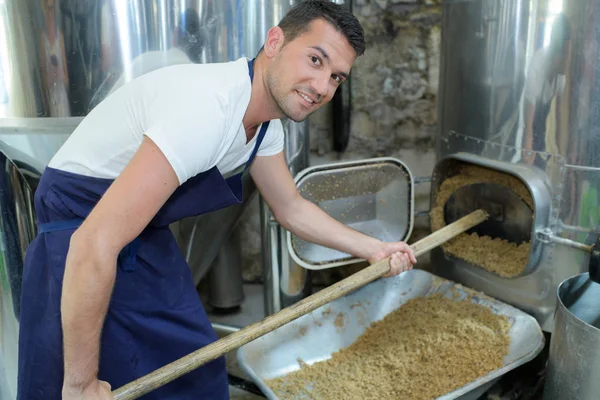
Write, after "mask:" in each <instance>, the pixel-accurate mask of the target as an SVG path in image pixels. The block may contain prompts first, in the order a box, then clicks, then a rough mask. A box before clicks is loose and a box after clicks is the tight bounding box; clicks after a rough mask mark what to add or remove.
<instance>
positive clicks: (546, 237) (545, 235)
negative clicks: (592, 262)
mask: <svg viewBox="0 0 600 400" xmlns="http://www.w3.org/2000/svg"><path fill="white" fill-rule="evenodd" d="M537 236H538V238H539V239H540V241H541V242H543V243H555V244H561V245H563V246H567V247H571V248H573V249H577V250H583V251H585V252H587V253H589V252H591V251H592V247H593V246H592V245H587V244H583V243H580V242H576V241H574V240H571V239H566V238H562V237H559V236H556V235H553V234H552V233H550V232H547V231H543V232H538V233H537Z"/></svg>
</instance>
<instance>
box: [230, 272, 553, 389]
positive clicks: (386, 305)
mask: <svg viewBox="0 0 600 400" xmlns="http://www.w3.org/2000/svg"><path fill="white" fill-rule="evenodd" d="M434 293H442V294H444V295H445V296H446V297H448V298H449V299H453V300H455V301H457V300H459V299H464V298H465V297H466V296H467V295H473V294H474V293H473V291H470V290H468V289H465V288H464V287H462V286H460V285H456V284H454V283H453V282H450V281H447V280H445V279H442V278H439V277H437V276H435V275H433V274H430V273H428V272H426V271H423V270H416V269H415V270H411V271H408V272H405V273H403V274H400V275H397V276H395V277H392V278H386V279H379V280H376V281H374V282H372V283H370V284H368V285H366V286H363V287H362V288H360V289H358V290H356V291H354V292H353V293H351V294H349V295H347V296H344V297H341V298H339V299H336V300H334V301H332V302H331V303H328V304H326V305H323V306H322V307H319V308H317V309H316V310H314V311H312V312H311V313H309V314H306V315H303V316H302V317H300V318H298V319H296V320H295V321H292V322H289V323H287V324H285V325H283V326H281V327H280V328H278V329H276V330H274V331H272V332H270V333H268V334H266V335H264V336H262V337H260V338H258V339H255V340H254V341H252V342H250V343H248V344H246V345H244V346H242V347H240V348H239V349H238V351H237V357H238V361H239V365H240V367H241V368H242V369H243V371H244V372H245V373H246V374H247V375H248V376H249V377H250V378H251V379H252V380H253V381H254V382H255V383H256V384H257V385H258V386H259V388H260V389H261V391H262V392H263V393H264V394H265V395H266V396H267V398H268V399H271V400H275V399H277V396H276V394H275V393H274V392H273V391H272V390H271V389H270V388H269V387H268V386H267V385H266V384H265V380H269V379H273V378H276V377H279V376H283V375H286V374H288V373H290V372H292V371H296V370H298V369H299V368H300V366H299V361H298V360H302V362H304V363H306V364H309V365H310V364H312V363H314V362H318V361H323V360H327V359H329V358H330V357H331V355H332V353H334V352H336V351H338V350H340V349H341V348H344V347H347V346H349V345H350V344H352V343H353V342H354V341H355V340H356V339H357V338H358V337H359V336H360V335H361V334H362V333H363V332H364V331H365V330H366V329H367V327H368V326H369V325H370V324H371V323H373V322H375V321H378V320H381V319H382V318H383V317H385V316H386V315H387V314H389V313H390V312H392V311H394V310H396V309H398V308H399V307H401V306H402V304H404V303H406V302H407V301H408V300H410V299H413V298H416V297H421V296H428V295H431V294H434ZM471 301H472V302H475V303H477V304H481V305H483V306H485V307H489V308H490V309H491V310H492V311H493V312H494V313H497V314H499V315H506V316H508V317H509V319H510V321H511V322H512V327H511V329H510V332H509V335H510V338H511V343H510V347H509V354H508V355H507V356H506V357H505V360H504V366H503V367H501V368H499V369H497V370H495V371H493V372H491V373H489V374H487V375H485V376H483V377H481V378H479V379H477V380H475V381H473V382H470V383H469V384H467V385H465V386H463V387H461V388H459V389H456V390H454V391H452V392H450V393H447V394H445V395H443V396H441V397H439V398H438V400H451V399H461V400H467V399H469V400H476V399H477V398H479V397H480V396H481V395H482V394H483V393H484V392H485V391H486V390H487V389H489V387H491V386H492V385H493V384H494V382H496V381H497V380H498V379H499V378H500V377H501V376H502V375H504V374H505V373H507V372H508V371H510V370H512V369H514V368H516V367H518V366H519V365H522V364H524V363H526V362H528V361H530V360H532V359H533V358H535V357H536V356H537V355H538V354H539V353H540V351H541V350H542V349H543V347H544V343H545V342H544V340H545V339H544V335H543V333H542V331H541V329H540V326H539V324H538V323H537V321H536V320H535V318H533V317H531V316H530V315H528V314H526V313H524V312H522V311H520V310H518V309H516V308H514V307H511V306H509V305H506V304H503V303H501V302H499V301H496V300H494V299H491V298H488V297H482V296H477V295H476V294H475V296H473V297H472V300H471ZM340 315H343V316H344V318H343V324H341V323H340V322H339V316H340Z"/></svg>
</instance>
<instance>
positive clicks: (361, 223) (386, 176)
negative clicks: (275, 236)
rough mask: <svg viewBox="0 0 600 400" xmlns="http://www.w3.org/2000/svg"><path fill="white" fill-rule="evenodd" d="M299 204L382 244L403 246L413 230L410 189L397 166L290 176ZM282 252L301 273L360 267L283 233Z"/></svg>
mask: <svg viewBox="0 0 600 400" xmlns="http://www.w3.org/2000/svg"><path fill="white" fill-rule="evenodd" d="M295 181H296V186H297V187H298V191H299V192H300V194H301V195H302V197H304V198H305V199H307V200H309V201H311V202H312V203H315V204H316V205H318V206H319V207H320V208H321V209H322V210H323V211H325V212H326V213H327V214H329V215H330V216H331V217H333V218H335V219H336V220H338V221H340V222H341V223H343V224H345V225H346V226H349V227H351V228H353V229H355V230H357V231H359V232H362V233H364V234H366V235H369V236H372V237H375V238H377V239H379V240H383V241H386V242H395V241H406V240H407V239H408V238H409V237H410V234H411V232H412V229H413V214H414V183H413V177H412V174H411V172H410V170H409V169H408V167H407V166H406V165H405V164H404V163H402V162H401V161H400V160H397V159H395V158H391V157H380V158H373V159H368V160H359V161H347V162H340V163H332V164H327V165H321V166H315V167H310V168H306V169H304V170H303V171H301V172H299V173H298V175H297V176H296V179H295ZM287 245H288V251H289V253H290V255H291V257H292V258H293V260H294V261H295V262H296V263H297V264H298V265H300V266H302V267H304V268H307V269H313V270H317V269H326V268H332V267H338V266H342V265H348V264H354V263H358V262H362V261H365V260H364V259H361V258H356V257H354V256H352V255H350V254H347V253H343V252H341V251H338V250H333V249H330V248H327V247H324V246H320V245H316V244H314V243H310V242H307V241H305V240H303V239H301V238H299V237H298V236H296V235H294V234H292V233H291V232H287Z"/></svg>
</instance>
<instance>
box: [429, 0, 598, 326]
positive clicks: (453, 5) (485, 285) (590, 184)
mask: <svg viewBox="0 0 600 400" xmlns="http://www.w3.org/2000/svg"><path fill="white" fill-rule="evenodd" d="M442 7H443V10H442V35H441V49H440V52H441V64H440V86H439V96H438V104H439V106H438V107H439V126H440V131H439V134H438V135H437V137H436V154H437V157H438V160H441V159H443V158H445V157H447V156H451V155H453V154H457V153H468V154H471V155H476V156H479V157H481V158H487V159H489V160H493V161H498V162H500V163H502V165H507V164H512V165H515V166H517V165H522V166H527V167H530V168H533V169H536V170H538V172H540V171H541V172H542V173H544V174H545V175H546V179H545V181H546V182H547V187H548V188H549V195H548V198H547V202H548V204H549V212H548V219H547V221H546V222H545V223H544V224H542V223H540V224H537V225H536V226H535V231H533V232H532V240H533V241H534V242H536V246H537V248H538V249H539V254H536V255H534V254H532V257H539V258H538V259H537V262H535V264H536V266H535V267H534V268H533V269H531V270H530V271H529V273H528V274H526V275H525V276H520V277H517V278H514V279H504V278H500V277H497V276H491V274H489V273H487V272H486V271H484V270H482V269H477V268H472V267H471V266H469V265H466V264H464V263H461V262H458V261H456V260H452V259H450V258H447V257H444V255H443V252H442V250H441V249H436V250H435V251H434V252H433V253H432V261H433V262H432V265H433V266H434V267H435V270H434V271H435V272H436V273H437V274H439V275H441V276H444V277H446V278H448V279H451V280H453V281H456V282H460V283H463V284H465V285H467V286H469V287H472V288H475V289H477V290H482V291H484V292H485V293H487V294H489V295H490V296H493V297H495V298H498V299H500V300H502V301H506V302H508V303H510V304H512V305H515V306H517V307H519V308H520V309H522V310H525V311H527V312H529V313H531V314H532V315H534V316H535V317H536V318H537V319H538V321H539V322H540V324H541V325H542V327H543V329H544V330H546V331H551V330H552V327H553V314H554V310H555V302H556V288H557V287H558V284H559V283H560V282H562V281H563V280H564V279H566V278H568V277H570V276H573V275H576V274H579V273H581V272H585V271H587V269H588V256H587V254H585V252H582V251H581V248H582V247H581V244H592V243H594V242H595V241H596V239H597V237H598V225H599V221H600V193H599V189H600V115H599V114H598V113H597V112H595V110H597V109H598V107H600V86H598V85H596V84H595V80H596V77H597V76H598V75H599V73H600V64H598V63H597V62H596V59H597V53H598V50H599V45H598V43H600V36H599V35H600V32H599V31H598V30H597V29H596V27H597V26H598V23H599V22H600V7H599V5H598V2H597V1H596V0H563V1H554V0H445V1H443V6H442ZM440 162H441V161H440ZM527 183H529V182H527ZM533 261H535V260H533V259H532V264H533V263H534V262H533Z"/></svg>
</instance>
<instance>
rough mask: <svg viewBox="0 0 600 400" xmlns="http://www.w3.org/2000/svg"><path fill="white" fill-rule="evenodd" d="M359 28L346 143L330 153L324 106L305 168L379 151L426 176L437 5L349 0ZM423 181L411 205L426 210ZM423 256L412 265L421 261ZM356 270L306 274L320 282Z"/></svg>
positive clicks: (251, 236) (252, 220) (252, 275)
mask: <svg viewBox="0 0 600 400" xmlns="http://www.w3.org/2000/svg"><path fill="white" fill-rule="evenodd" d="M354 13H355V15H356V16H357V17H358V18H359V20H360V22H361V24H362V25H363V27H364V29H365V35H366V42H367V50H366V52H365V54H364V55H363V56H362V57H359V58H358V60H357V61H356V63H355V65H354V68H353V70H352V83H351V84H352V120H351V121H352V122H351V128H350V130H351V133H350V141H349V145H348V148H347V150H346V151H345V152H344V153H343V154H338V153H335V152H333V151H332V135H331V132H332V128H331V118H330V116H331V107H330V106H325V107H324V108H323V109H321V110H319V111H318V112H317V113H315V114H314V115H312V116H311V117H310V141H311V165H317V164H321V163H327V162H335V161H340V160H351V159H361V158H370V157H380V156H392V157H397V158H399V159H401V160H402V161H404V162H405V163H406V164H407V165H408V167H409V168H410V170H411V171H412V173H413V174H414V176H416V177H417V176H430V175H431V171H432V169H433V166H434V159H435V155H434V150H433V143H434V135H435V133H436V130H437V109H436V107H437V105H436V98H437V89H438V74H439V46H440V22H441V9H440V6H439V0H437V1H432V0H412V1H411V0H354ZM428 196H429V185H420V186H417V187H416V198H415V203H416V204H415V208H416V210H428V208H429V197H428ZM258 209H259V208H258V201H257V199H255V200H254V202H253V204H252V205H251V206H250V207H249V209H248V211H247V212H246V214H245V215H244V218H243V221H242V224H241V226H240V229H241V230H242V232H241V233H242V238H243V262H244V265H243V274H244V278H245V279H246V280H253V281H255V280H260V278H261V276H262V265H261V257H260V243H261V236H260V225H259V213H258ZM428 224H429V221H428V219H427V218H417V219H415V230H414V233H413V235H412V237H411V240H410V242H413V241H415V240H417V239H418V238H420V237H422V236H423V235H425V234H427V232H428ZM426 261H427V260H426V258H424V259H422V260H420V263H419V265H420V266H423V265H426ZM355 269H356V267H354V268H352V267H350V268H339V269H335V270H328V271H321V272H319V273H316V274H314V278H313V281H314V283H315V284H317V285H328V284H331V283H333V282H335V281H336V280H338V279H340V278H342V277H344V276H346V275H348V274H349V273H351V272H352V271H354V270H355Z"/></svg>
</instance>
